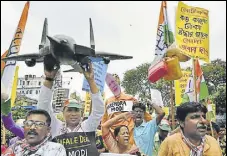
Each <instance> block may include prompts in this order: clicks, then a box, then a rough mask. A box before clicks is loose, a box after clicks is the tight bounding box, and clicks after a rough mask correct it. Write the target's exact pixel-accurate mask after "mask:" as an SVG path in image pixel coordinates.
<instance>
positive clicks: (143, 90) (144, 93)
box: [122, 63, 170, 106]
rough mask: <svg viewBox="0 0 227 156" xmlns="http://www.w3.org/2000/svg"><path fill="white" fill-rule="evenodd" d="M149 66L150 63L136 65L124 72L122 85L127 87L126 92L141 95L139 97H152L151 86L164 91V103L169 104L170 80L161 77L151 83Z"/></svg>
mask: <svg viewBox="0 0 227 156" xmlns="http://www.w3.org/2000/svg"><path fill="white" fill-rule="evenodd" d="M149 67H150V64H149V63H144V64H142V65H140V66H138V67H136V69H131V70H128V71H126V72H125V73H124V78H123V81H122V86H123V87H124V88H125V92H126V93H127V94H131V95H133V96H135V95H139V98H141V99H143V98H145V97H147V98H150V97H151V94H150V88H152V89H158V90H159V91H160V92H161V93H162V97H163V103H164V105H166V106H169V103H170V81H164V80H163V79H161V80H159V81H157V82H156V83H154V84H151V83H150V82H149V81H148V78H147V76H148V74H147V73H148V68H149Z"/></svg>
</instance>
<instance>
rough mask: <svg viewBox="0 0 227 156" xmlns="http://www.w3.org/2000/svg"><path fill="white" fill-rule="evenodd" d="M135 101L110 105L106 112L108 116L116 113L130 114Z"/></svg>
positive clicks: (117, 102)
mask: <svg viewBox="0 0 227 156" xmlns="http://www.w3.org/2000/svg"><path fill="white" fill-rule="evenodd" d="M132 106H133V101H116V102H112V103H110V104H108V105H107V106H106V110H107V113H108V115H110V114H112V113H115V112H129V111H132Z"/></svg>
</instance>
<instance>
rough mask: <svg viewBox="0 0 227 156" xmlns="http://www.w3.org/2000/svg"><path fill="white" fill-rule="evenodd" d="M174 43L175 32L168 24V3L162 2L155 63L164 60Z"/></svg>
mask: <svg viewBox="0 0 227 156" xmlns="http://www.w3.org/2000/svg"><path fill="white" fill-rule="evenodd" d="M173 42H174V36H173V32H172V31H171V29H170V26H169V24H168V16H167V3H166V1H162V4H161V9H160V14H159V21H158V30H157V37H156V48H155V58H154V61H153V62H154V63H155V62H157V61H159V60H160V59H161V58H163V56H164V54H165V53H166V50H167V48H168V47H169V46H170V45H171V44H172V43H173Z"/></svg>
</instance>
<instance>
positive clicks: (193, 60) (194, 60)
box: [192, 58, 197, 102]
mask: <svg viewBox="0 0 227 156" xmlns="http://www.w3.org/2000/svg"><path fill="white" fill-rule="evenodd" d="M195 62H196V59H194V58H193V59H192V64H193V79H194V94H195V96H194V97H195V102H197V91H196V79H197V76H196V70H195V68H196V65H195Z"/></svg>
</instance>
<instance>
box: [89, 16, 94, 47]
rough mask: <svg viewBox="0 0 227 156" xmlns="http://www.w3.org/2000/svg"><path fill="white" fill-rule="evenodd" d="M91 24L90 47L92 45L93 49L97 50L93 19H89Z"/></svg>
mask: <svg viewBox="0 0 227 156" xmlns="http://www.w3.org/2000/svg"><path fill="white" fill-rule="evenodd" d="M89 22H90V45H91V48H92V49H94V50H95V39H94V32H93V27H92V21H91V18H89Z"/></svg>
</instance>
